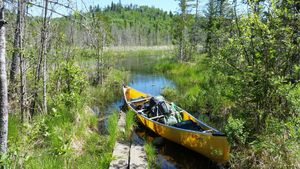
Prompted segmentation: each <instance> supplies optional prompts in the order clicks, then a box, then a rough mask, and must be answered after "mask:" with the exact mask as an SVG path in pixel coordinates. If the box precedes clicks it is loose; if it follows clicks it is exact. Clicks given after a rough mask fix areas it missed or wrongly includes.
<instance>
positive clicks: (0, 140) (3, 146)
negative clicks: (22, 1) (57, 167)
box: [0, 0, 8, 153]
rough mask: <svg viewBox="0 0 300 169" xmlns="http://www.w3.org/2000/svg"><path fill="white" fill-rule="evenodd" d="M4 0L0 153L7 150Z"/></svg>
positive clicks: (1, 10)
mask: <svg viewBox="0 0 300 169" xmlns="http://www.w3.org/2000/svg"><path fill="white" fill-rule="evenodd" d="M4 25H5V20H4V2H3V0H0V153H6V151H7V134H8V101H7V77H6V65H5V64H6V63H5V27H4Z"/></svg>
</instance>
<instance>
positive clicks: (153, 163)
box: [144, 143, 159, 169]
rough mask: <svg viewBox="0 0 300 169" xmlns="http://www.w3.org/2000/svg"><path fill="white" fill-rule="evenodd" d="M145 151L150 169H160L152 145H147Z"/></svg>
mask: <svg viewBox="0 0 300 169" xmlns="http://www.w3.org/2000/svg"><path fill="white" fill-rule="evenodd" d="M144 149H145V152H146V155H147V161H148V169H153V168H159V167H158V163H157V156H156V151H155V148H154V146H153V145H152V144H151V143H146V144H145V145H144Z"/></svg>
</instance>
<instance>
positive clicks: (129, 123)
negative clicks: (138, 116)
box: [124, 110, 135, 140]
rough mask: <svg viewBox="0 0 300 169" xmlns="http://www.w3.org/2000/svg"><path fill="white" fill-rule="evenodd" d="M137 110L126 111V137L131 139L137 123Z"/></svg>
mask: <svg viewBox="0 0 300 169" xmlns="http://www.w3.org/2000/svg"><path fill="white" fill-rule="evenodd" d="M134 118H135V112H134V111H132V110H129V111H127V113H126V119H125V133H124V135H125V139H126V140H130V139H131V135H132V131H133V126H134V125H135V119H134Z"/></svg>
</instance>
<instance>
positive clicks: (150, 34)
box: [89, 2, 174, 46]
mask: <svg viewBox="0 0 300 169" xmlns="http://www.w3.org/2000/svg"><path fill="white" fill-rule="evenodd" d="M89 12H90V13H100V14H101V15H103V18H105V21H106V22H107V23H106V24H109V29H110V33H111V38H112V43H111V45H114V46H137V45H138V46H155V45H169V44H171V43H172V25H173V17H174V14H173V13H172V12H166V11H163V10H161V9H158V8H154V7H148V6H138V5H132V4H130V5H125V6H124V5H122V4H120V3H118V4H116V3H113V2H112V3H111V5H109V6H107V7H105V8H103V9H102V8H100V7H99V5H98V6H94V7H92V6H90V8H89Z"/></svg>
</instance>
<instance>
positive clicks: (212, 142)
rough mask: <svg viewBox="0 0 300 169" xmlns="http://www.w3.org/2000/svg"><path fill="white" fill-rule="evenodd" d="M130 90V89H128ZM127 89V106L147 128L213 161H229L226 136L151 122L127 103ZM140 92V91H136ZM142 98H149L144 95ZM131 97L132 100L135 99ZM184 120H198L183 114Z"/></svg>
mask: <svg viewBox="0 0 300 169" xmlns="http://www.w3.org/2000/svg"><path fill="white" fill-rule="evenodd" d="M127 88H128V87H127ZM130 89H131V88H130ZM126 90H127V89H126V88H124V96H125V100H126V102H127V105H128V106H129V108H130V109H131V110H133V111H134V112H135V113H136V115H137V119H138V120H139V121H140V122H141V123H142V124H143V125H144V126H146V127H147V128H149V129H150V130H152V131H153V132H155V133H157V134H159V135H160V136H162V137H164V138H166V139H168V140H171V141H173V142H175V143H177V144H180V145H183V146H184V147H186V148H188V149H191V150H193V151H196V152H198V153H200V154H202V155H204V156H206V157H208V158H210V159H212V160H213V161H217V162H226V161H228V160H229V144H228V141H227V139H226V137H225V136H214V135H212V134H211V133H201V132H197V131H191V130H185V129H180V128H176V127H172V126H168V125H165V124H162V123H159V122H157V121H154V120H150V119H149V118H146V117H145V116H142V115H141V114H139V113H138V112H137V111H136V110H135V109H134V108H133V107H132V106H131V105H130V104H129V102H128V101H127V100H128V98H130V93H128V92H127V93H126ZM136 92H138V91H136ZM136 92H132V91H131V93H135V94H134V97H136V96H138V95H139V94H137V93H136ZM141 94H143V95H142V96H144V97H145V96H147V95H146V94H144V93H141ZM134 97H131V98H134ZM183 119H184V120H193V121H196V119H195V118H194V117H193V116H192V115H190V114H189V113H187V112H184V113H183Z"/></svg>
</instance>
